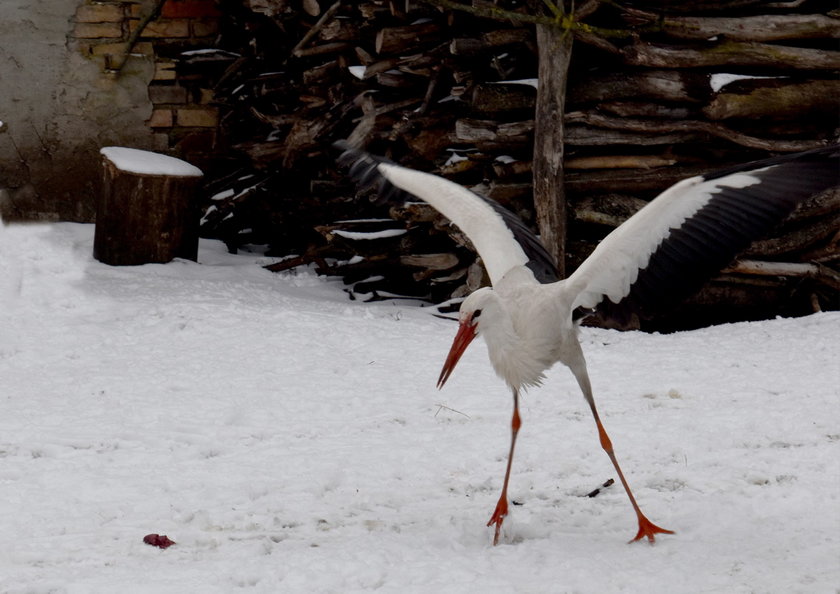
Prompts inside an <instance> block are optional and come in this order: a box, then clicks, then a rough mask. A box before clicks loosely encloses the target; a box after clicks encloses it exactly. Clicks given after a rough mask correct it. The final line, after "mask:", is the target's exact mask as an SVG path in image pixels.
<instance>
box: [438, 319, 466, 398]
mask: <svg viewBox="0 0 840 594" xmlns="http://www.w3.org/2000/svg"><path fill="white" fill-rule="evenodd" d="M474 338H475V324H473V323H472V319H468V320H464V321H462V322H461V326H460V327H459V328H458V334H456V335H455V340H453V341H452V347H451V348H450V349H449V354H448V355H447V356H446V362H445V363H444V364H443V369H442V370H441V372H440V377H439V378H438V383H437V387H438V389H440V388H442V387H443V384H445V383H446V380H448V379H449V376H450V375H452V370H454V369H455V366H456V365H457V364H458V360H459V359H460V358H461V355H463V354H464V351H466V350H467V347H468V346H470V343H471V342H472V341H473V339H474Z"/></svg>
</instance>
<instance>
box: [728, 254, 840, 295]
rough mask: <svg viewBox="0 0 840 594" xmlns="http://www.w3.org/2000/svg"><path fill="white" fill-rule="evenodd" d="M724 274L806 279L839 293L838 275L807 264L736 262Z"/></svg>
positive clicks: (839, 277)
mask: <svg viewBox="0 0 840 594" xmlns="http://www.w3.org/2000/svg"><path fill="white" fill-rule="evenodd" d="M722 272H723V273H724V274H733V273H734V274H748V275H756V276H784V277H806V278H812V279H815V280H816V281H818V282H820V283H822V284H824V285H826V286H828V287H831V288H832V289H834V290H835V291H840V274H838V273H837V272H836V271H834V270H832V269H831V268H829V267H827V266H820V265H819V264H809V263H807V262H763V261H761V260H738V261H737V262H735V263H734V264H733V265H732V266H729V267H728V268H726V269H725V270H723V271H722Z"/></svg>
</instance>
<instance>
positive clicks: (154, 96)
mask: <svg viewBox="0 0 840 594" xmlns="http://www.w3.org/2000/svg"><path fill="white" fill-rule="evenodd" d="M187 99H188V96H187V89H185V88H184V87H179V86H178V85H167V84H150V85H149V101H151V102H152V103H154V104H155V105H159V104H161V103H186V102H187Z"/></svg>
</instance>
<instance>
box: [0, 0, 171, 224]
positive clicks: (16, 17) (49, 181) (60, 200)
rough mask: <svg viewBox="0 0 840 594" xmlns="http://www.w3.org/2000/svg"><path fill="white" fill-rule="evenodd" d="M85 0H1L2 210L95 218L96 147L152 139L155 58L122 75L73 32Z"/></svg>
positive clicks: (6, 214)
mask: <svg viewBox="0 0 840 594" xmlns="http://www.w3.org/2000/svg"><path fill="white" fill-rule="evenodd" d="M82 2H83V0H0V120H2V121H4V122H6V123H7V124H8V130H7V132H6V133H3V134H0V216H2V217H3V218H4V219H6V220H9V219H33V218H37V219H53V220H55V219H61V220H76V221H91V220H93V216H94V213H95V194H96V192H97V188H98V183H99V156H98V151H99V148H100V147H101V146H106V145H125V146H133V147H137V148H155V146H154V144H155V139H154V135H153V134H152V133H151V132H150V131H149V129H148V127H147V126H146V124H145V121H146V119H148V117H149V115H150V114H151V109H152V107H151V103H150V102H149V100H148V83H149V81H150V80H151V78H152V74H153V69H154V65H153V64H152V61H151V59H149V58H144V57H133V58H131V59H130V60H129V62H128V64H127V65H126V67H125V69H124V70H123V72H122V73H121V75H120V76H119V77H115V76H114V75H109V74H106V73H104V72H103V69H102V63H101V61H99V60H92V59H89V58H86V57H83V56H82V54H81V53H80V52H79V51H78V48H77V44H76V42H75V41H74V40H73V38H72V35H73V28H74V25H75V22H74V15H75V13H76V9H77V7H78V5H79V4H81V3H82Z"/></svg>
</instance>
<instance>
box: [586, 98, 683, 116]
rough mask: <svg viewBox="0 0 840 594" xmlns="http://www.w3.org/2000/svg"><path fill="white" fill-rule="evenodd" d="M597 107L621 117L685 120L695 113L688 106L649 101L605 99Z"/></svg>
mask: <svg viewBox="0 0 840 594" xmlns="http://www.w3.org/2000/svg"><path fill="white" fill-rule="evenodd" d="M598 109H599V110H601V111H605V112H607V113H611V114H612V115H617V116H620V117H623V118H627V117H630V118H639V117H641V118H662V119H670V120H686V119H689V118H691V117H692V115H696V111H695V110H693V109H691V108H689V107H678V106H673V105H662V104H660V103H651V102H650V101H646V102H642V101H607V102H604V103H600V104H599V105H598Z"/></svg>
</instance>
